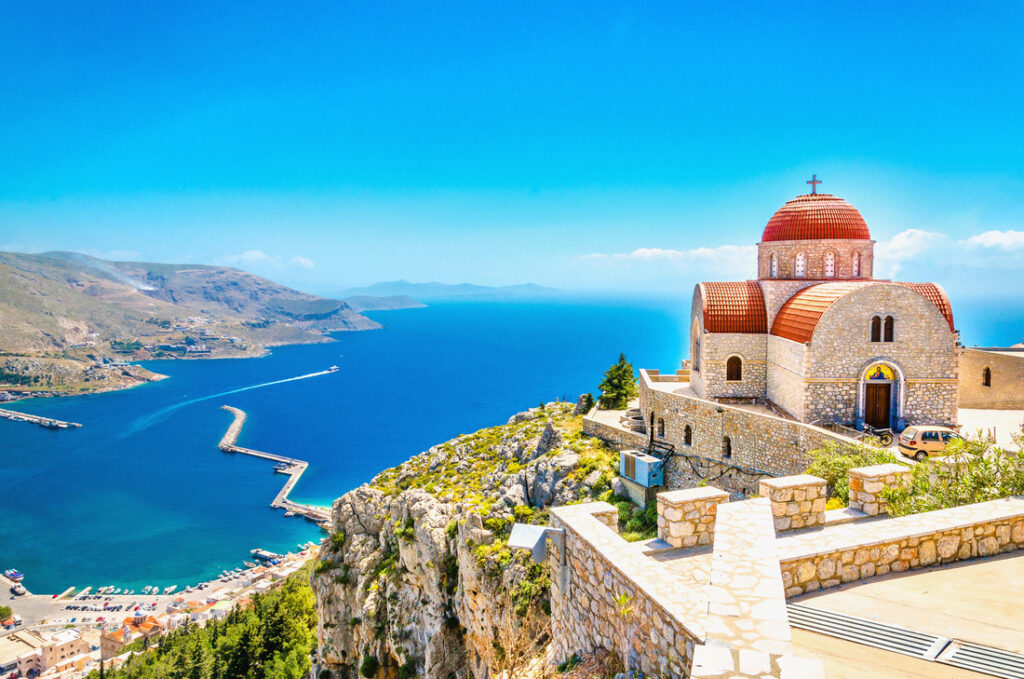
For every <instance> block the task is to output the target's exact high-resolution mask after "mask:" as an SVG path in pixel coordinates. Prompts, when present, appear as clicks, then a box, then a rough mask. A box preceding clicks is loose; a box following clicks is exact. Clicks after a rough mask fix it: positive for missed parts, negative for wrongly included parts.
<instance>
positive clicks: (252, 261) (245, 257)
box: [220, 250, 314, 269]
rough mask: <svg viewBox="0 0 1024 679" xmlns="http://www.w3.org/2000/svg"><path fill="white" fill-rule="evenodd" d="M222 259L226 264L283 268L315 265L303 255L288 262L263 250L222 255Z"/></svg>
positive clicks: (310, 267) (301, 267) (305, 267)
mask: <svg viewBox="0 0 1024 679" xmlns="http://www.w3.org/2000/svg"><path fill="white" fill-rule="evenodd" d="M220 261H221V262H222V263H224V264H233V265H237V266H241V267H246V266H254V267H264V268H266V267H272V268H274V269H283V268H285V267H289V268H299V269H312V268H313V266H314V264H313V260H311V259H310V258H308V257H303V256H302V255H295V256H294V257H292V258H291V259H289V260H288V261H287V262H286V261H284V259H283V258H281V257H276V256H274V255H268V254H267V253H265V252H263V250H246V251H245V252H241V253H239V254H236V255H227V256H226V257H222V258H221V260H220Z"/></svg>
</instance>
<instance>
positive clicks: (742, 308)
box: [698, 281, 768, 333]
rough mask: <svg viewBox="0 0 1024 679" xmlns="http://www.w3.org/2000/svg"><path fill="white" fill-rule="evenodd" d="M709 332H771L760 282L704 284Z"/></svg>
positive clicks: (705, 322) (702, 291)
mask: <svg viewBox="0 0 1024 679" xmlns="http://www.w3.org/2000/svg"><path fill="white" fill-rule="evenodd" d="M698 287H699V288H700V296H701V300H703V306H704V331H705V332H739V333H767V332H768V314H767V313H766V312H765V307H764V293H763V292H762V291H761V286H760V285H758V284H757V281H735V282H727V283H700V284H699V285H698Z"/></svg>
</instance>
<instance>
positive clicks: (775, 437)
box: [640, 370, 848, 490]
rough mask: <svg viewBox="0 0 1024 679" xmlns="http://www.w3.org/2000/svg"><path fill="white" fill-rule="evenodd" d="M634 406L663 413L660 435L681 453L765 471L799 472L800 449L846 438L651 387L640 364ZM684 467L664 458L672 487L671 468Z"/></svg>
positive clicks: (648, 412) (801, 466)
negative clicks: (726, 448) (726, 451)
mask: <svg viewBox="0 0 1024 679" xmlns="http://www.w3.org/2000/svg"><path fill="white" fill-rule="evenodd" d="M680 386H681V387H683V386H685V384H680ZM640 411H641V413H642V414H643V416H644V418H645V421H650V416H651V413H652V412H653V413H654V415H655V418H656V419H657V418H664V420H665V439H664V440H665V441H667V442H668V443H671V444H673V445H674V446H675V448H676V450H677V451H678V452H680V453H682V454H686V455H696V456H699V457H703V458H707V459H710V460H713V461H716V462H721V463H724V464H728V465H734V466H737V467H741V468H745V469H747V470H751V471H759V472H765V473H767V474H769V475H771V476H785V475H787V474H799V473H800V472H802V471H803V470H804V469H806V467H807V465H808V463H809V462H810V460H809V459H808V458H807V453H806V451H808V450H811V449H814V448H818V447H821V446H823V445H824V444H825V442H826V441H842V442H848V440H847V439H845V438H843V437H841V436H839V435H838V434H834V433H832V432H830V431H827V430H824V429H819V428H818V427H812V426H809V425H806V424H803V423H801V422H795V421H793V420H786V419H783V418H781V417H775V416H772V415H766V414H763V413H760V412H755V411H751V410H746V409H743V408H738V407H735V406H730V405H727V404H723V403H716V402H714V401H709V400H706V399H702V398H698V397H696V396H689V395H686V394H682V393H673V392H671V391H665V390H663V389H658V388H655V383H654V382H652V381H650V379H649V378H648V376H647V373H646V371H644V370H641V371H640ZM686 426H689V427H690V429H691V432H692V442H691V445H689V446H687V445H685V443H684V436H685V428H686ZM725 437H729V441H730V444H731V452H732V455H731V457H729V458H727V459H726V458H723V439H724V438H725ZM686 469H687V463H686V462H685V461H678V460H675V459H673V460H670V461H669V464H668V465H666V472H667V474H666V485H668V486H669V487H670V488H672V487H674V486H673V485H672V484H673V481H672V478H673V472H674V471H681V472H684V473H685V471H686ZM753 488H756V485H755V486H754V487H753ZM752 490H753V489H752Z"/></svg>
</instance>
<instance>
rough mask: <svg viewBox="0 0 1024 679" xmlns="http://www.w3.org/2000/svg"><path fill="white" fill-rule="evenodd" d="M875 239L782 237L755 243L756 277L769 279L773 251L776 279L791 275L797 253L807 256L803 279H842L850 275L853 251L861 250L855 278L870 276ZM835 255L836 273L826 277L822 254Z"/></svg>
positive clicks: (820, 280)
mask: <svg viewBox="0 0 1024 679" xmlns="http://www.w3.org/2000/svg"><path fill="white" fill-rule="evenodd" d="M874 245H875V242H874V241H868V240H839V239H820V240H813V241H808V240H781V241H770V242H768V243H758V244H757V277H758V278H761V279H771V271H772V265H771V256H772V253H775V254H776V255H777V256H778V258H779V275H778V278H783V279H785V278H794V277H795V272H794V265H795V262H796V255H797V253H798V252H803V253H804V256H805V257H806V258H807V267H806V269H807V271H806V276H804V278H810V279H817V281H816V282H819V283H820V282H822V281H824V280H842V279H850V278H853V253H854V252H859V253H860V275H859V276H858V278H867V279H870V278H871V277H872V270H873V268H874V254H873V253H874ZM829 252H831V253H833V254H835V255H836V275H835V276H834V277H832V278H828V279H826V278H825V255H826V254H827V253H829Z"/></svg>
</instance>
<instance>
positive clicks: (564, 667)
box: [558, 653, 580, 674]
mask: <svg viewBox="0 0 1024 679" xmlns="http://www.w3.org/2000/svg"><path fill="white" fill-rule="evenodd" d="M579 664H580V656H579V654H577V653H573V654H572V657H570V658H568V659H566V661H565V662H563V663H561V664H559V665H558V672H559V674H562V673H565V672H568V671H569V670H571V669H573V668H574V667H576V666H577V665H579Z"/></svg>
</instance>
